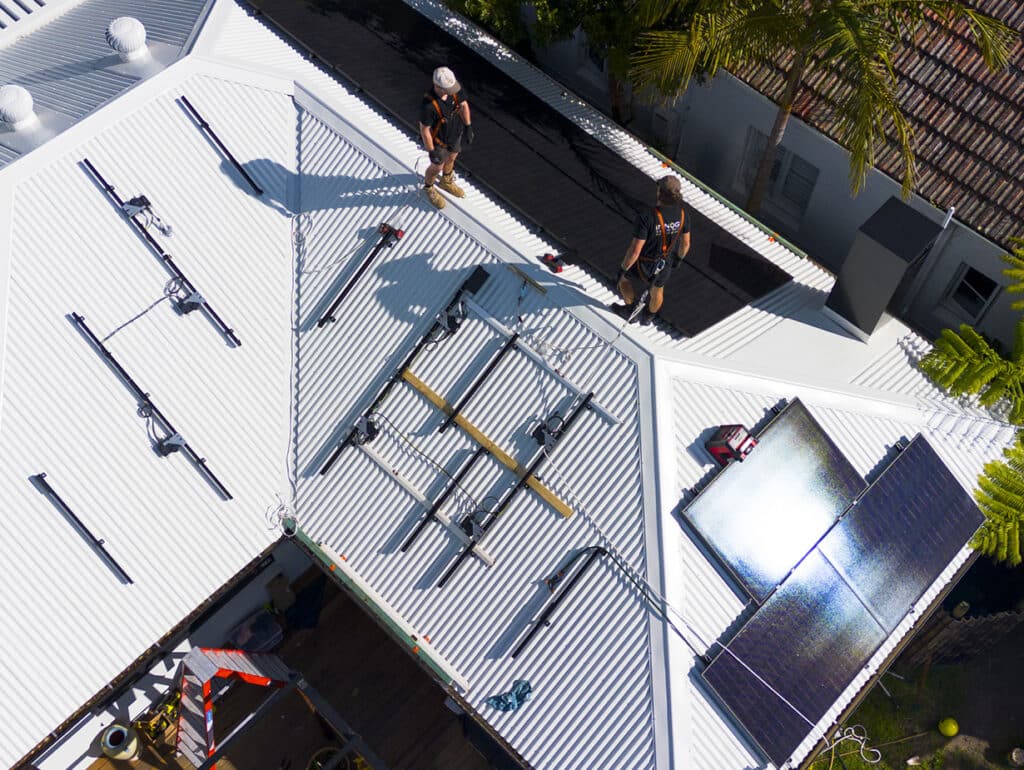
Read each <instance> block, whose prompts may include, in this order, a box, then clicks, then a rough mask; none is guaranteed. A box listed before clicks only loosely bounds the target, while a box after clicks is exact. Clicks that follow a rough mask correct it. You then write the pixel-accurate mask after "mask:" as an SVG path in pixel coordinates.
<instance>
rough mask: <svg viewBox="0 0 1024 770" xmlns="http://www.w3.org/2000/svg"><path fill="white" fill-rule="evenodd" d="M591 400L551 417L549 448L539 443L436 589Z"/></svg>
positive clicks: (476, 542) (583, 400)
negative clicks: (555, 419) (553, 424)
mask: <svg viewBox="0 0 1024 770" xmlns="http://www.w3.org/2000/svg"><path fill="white" fill-rule="evenodd" d="M593 398H594V393H593V391H591V392H590V393H588V394H587V395H586V396H584V397H583V398H582V399H580V400H579V401H577V402H576V403H575V404H574V405H573V407H572V409H571V410H570V411H569V414H568V415H566V416H565V418H561V417H560V416H558V415H557V413H556V414H555V415H553V417H554V416H558V418H559V420H560V422H559V424H558V425H557V426H556V427H555V428H554V429H549V430H548V433H549V434H550V437H551V439H552V443H551V444H550V446H547V445H545V443H544V442H543V441H541V442H540V443H541V447H540V448H539V449H538V450H537V452H536V453H535V454H534V456H533V458H532V459H531V460H530V463H529V465H528V466H527V467H526V471H525V472H524V473H523V474H522V476H520V478H519V480H518V481H516V483H515V484H514V485H513V486H512V487H510V488H509V489H508V490H507V491H506V492H505V494H504V495H502V497H501V499H500V500H499V501H498V504H497V505H496V506H495V507H494V510H493V511H489V512H488V513H487V515H486V516H485V517H484V519H483V521H481V522H480V525H479V527H480V534H479V535H473V536H471V537H470V541H469V543H468V544H466V545H465V546H463V548H462V550H461V551H459V553H458V555H456V557H455V560H454V561H453V562H452V563H451V565H450V566H449V567H448V569H447V570H445V572H444V574H443V575H441V579H440V580H439V581H438V583H437V587H438V588H444V586H445V583H447V582H448V581H449V580H450V579H451V577H452V575H454V574H455V571H456V570H457V569H458V568H459V566H460V565H461V564H462V562H464V561H465V560H466V557H467V556H469V555H470V554H471V553H472V552H473V549H474V548H475V547H476V546H477V545H478V544H479V543H480V539H481V538H482V537H483V536H484V534H486V533H487V530H488V529H490V528H491V526H493V524H494V522H495V521H496V520H497V519H498V517H499V516H501V514H502V513H504V512H505V509H506V508H508V506H509V504H510V503H511V502H512V499H513V498H514V497H515V496H516V494H517V493H518V492H519V491H520V490H521V489H523V487H525V486H526V484H527V482H528V481H529V479H530V477H531V476H533V475H534V473H535V472H536V470H537V468H539V467H540V465H541V463H543V462H544V459H545V457H546V456H547V452H549V451H551V449H553V448H554V446H555V445H556V444H557V443H558V442H559V441H561V439H562V438H563V437H564V436H565V434H566V433H568V431H569V428H571V427H572V425H573V423H574V422H576V419H577V418H578V417H579V416H580V415H581V414H582V413H583V411H584V409H586V408H587V407H589V406H590V402H591V400H592V399H593ZM549 422H551V418H549V419H548V420H546V421H545V425H546V424H547V423H549ZM542 427H543V426H542Z"/></svg>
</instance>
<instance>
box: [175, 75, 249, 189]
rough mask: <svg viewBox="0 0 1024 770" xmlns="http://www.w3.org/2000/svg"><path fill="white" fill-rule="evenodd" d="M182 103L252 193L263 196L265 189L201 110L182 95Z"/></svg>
mask: <svg viewBox="0 0 1024 770" xmlns="http://www.w3.org/2000/svg"><path fill="white" fill-rule="evenodd" d="M181 103H182V104H184V105H185V108H186V109H187V110H188V111H189V112H190V113H192V117H193V118H195V119H196V122H198V123H199V128H201V129H202V130H203V131H205V132H206V135H207V136H209V137H210V139H212V140H213V143H214V144H215V145H217V147H218V148H219V149H220V151H221V152H222V153H224V156H225V157H226V158H227V159H228V160H229V161H230V162H231V165H232V166H234V167H235V168H236V169H237V170H238V173H239V174H241V175H242V176H243V177H245V181H246V182H248V183H249V186H250V187H251V188H252V191H253V192H254V193H256V194H257V195H263V188H262V187H260V186H259V185H258V184H256V180H255V179H253V178H252V177H251V176H250V175H249V172H248V171H246V170H245V167H244V166H242V164H241V163H239V162H238V160H237V159H236V158H235V156H234V155H232V154H231V150H229V149H228V148H227V147H225V146H224V142H222V141H221V140H220V137H219V136H217V134H215V133H214V131H213V129H212V128H211V127H210V124H209V122H208V121H207V120H206V118H204V117H203V116H202V115H200V114H199V110H197V109H196V108H195V107H194V106H193V105H192V102H190V101H189V100H188V98H187V97H186V96H184V95H182V96H181Z"/></svg>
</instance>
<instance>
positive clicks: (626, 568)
mask: <svg viewBox="0 0 1024 770" xmlns="http://www.w3.org/2000/svg"><path fill="white" fill-rule="evenodd" d="M544 454H545V456H546V457H547V460H548V464H549V465H550V466H551V469H552V470H553V471H555V473H556V474H558V477H559V479H560V481H561V483H562V486H563V487H564V488H565V490H566V491H567V492H568V493H569V496H570V497H572V499H573V500H574V501H575V503H576V505H577V509H576V510H577V513H579V514H580V515H581V516H583V518H584V519H586V521H587V523H588V524H589V525H590V526H591V527H593V528H594V530H595V531H596V532H597V535H598V537H599V538H600V539H601V540H603V541H604V542H603V544H602V545H603V546H604V548H605V550H606V551H607V552H608V554H609V555H610V556H612V558H613V559H614V560H615V562H616V564H617V565H618V566H619V568H620V569H622V571H623V572H625V573H626V576H627V577H629V578H630V580H632V581H633V582H634V584H637V587H638V588H639V587H640V585H639V584H642V586H643V588H642V591H646V592H647V593H649V594H650V595H651V596H654V597H655V598H656V599H657V600H658V602H659V603H661V604H662V605H663V606H664V608H665V610H663V611H662V617H664V619H665V622H666V623H668V625H669V627H670V628H672V630H673V631H675V633H676V635H677V636H679V638H680V639H681V640H682V641H683V643H684V644H685V645H686V646H687V647H689V648H690V650H691V651H692V652H693V653H694V655H697V656H698V657H701V658H703V657H704V655H705V654H706V653H703V652H701V651H700V650H698V649H696V648H695V647H694V646H693V643H692V642H690V640H689V639H687V638H686V636H685V635H684V634H683V633H682V632H681V631H680V630H679V628H678V627H677V626H676V625H675V623H673V622H672V621H671V619H670V618H669V617H668V610H671V611H672V613H673V614H674V615H675V616H676V617H677V618H678V619H679V621H680V623H682V625H683V626H684V627H685V628H686V630H687V631H689V632H690V633H691V634H693V636H694V637H696V639H697V640H698V641H699V642H700V643H701V644H702V645H703V646H704V648H705V649H707V648H708V647H710V646H711V645H709V644H708V643H707V642H706V641H705V640H704V639H703V638H702V637H701V635H700V634H699V633H697V631H696V629H694V627H693V626H691V625H690V624H689V623H688V622H687V620H686V618H684V617H683V615H682V613H681V612H680V611H679V610H677V609H676V608H675V607H673V606H672V605H671V604H670V603H669V602H668V600H667V599H666V598H665V597H664V596H662V595H661V594H659V593H658V591H657V590H655V588H654V586H652V585H651V584H650V583H649V582H648V581H647V578H646V577H644V576H643V575H642V574H640V573H638V572H637V571H636V570H634V569H633V567H632V565H630V564H629V562H628V561H627V560H626V559H625V558H624V557H623V556H622V555H621V554H620V553H619V551H618V549H617V548H615V545H614V544H613V543H612V541H611V540H610V539H609V537H608V535H606V534H605V533H604V531H603V530H602V529H601V528H600V526H598V524H597V522H596V521H595V520H594V518H593V517H592V516H591V515H590V514H588V513H587V511H586V508H585V507H584V505H583V501H582V500H580V498H579V496H578V495H577V494H576V493H575V492H574V491H573V489H572V487H570V486H569V483H568V481H566V477H565V474H564V473H563V472H562V471H561V470H559V468H558V466H557V465H555V463H554V462H552V460H551V455H550V454H549V453H548V452H547V450H546V449H545V450H544ZM720 646H721V647H722V652H724V653H728V654H729V655H730V656H731V657H732V658H733V659H734V660H735V661H736V662H737V663H739V664H740V665H741V666H743V668H745V669H746V670H747V671H749V672H750V674H751V676H753V677H754V678H755V679H757V681H759V682H760V683H761V684H763V685H764V686H765V687H766V688H768V690H770V691H771V692H772V693H774V694H775V695H776V696H777V697H778V698H779V700H781V701H782V702H783V703H785V704H786V705H787V706H789V707H790V708H791V709H792V710H793V712H794V713H795V714H796V715H797V716H799V717H800V718H801V719H803V720H804V721H805V722H806V723H807V724H808V725H810V726H811V727H814V725H815V723H814V722H812V721H811V720H810V719H808V718H807V717H806V716H805V715H804V713H803V712H802V711H800V709H798V708H797V707H796V706H795V705H794V704H793V703H791V702H790V701H789V700H788V699H787V698H786V697H785V696H784V695H783V694H782V693H780V692H779V691H778V690H776V689H775V688H774V687H772V685H771V684H770V683H769V682H767V681H765V679H764V677H762V676H761V675H760V674H758V673H757V672H756V671H754V669H752V668H751V667H750V666H748V665H747V664H746V663H745V662H744V661H742V660H741V659H740V658H739V656H738V655H736V653H734V652H733V651H732V650H730V649H729V647H728V646H727V645H724V644H723V645H720Z"/></svg>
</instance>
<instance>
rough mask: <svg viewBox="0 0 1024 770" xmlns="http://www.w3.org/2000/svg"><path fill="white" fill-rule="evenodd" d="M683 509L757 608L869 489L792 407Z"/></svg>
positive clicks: (800, 410) (798, 409) (813, 423)
mask: <svg viewBox="0 0 1024 770" xmlns="http://www.w3.org/2000/svg"><path fill="white" fill-rule="evenodd" d="M757 440H758V444H757V446H756V447H755V448H754V450H753V451H752V452H751V453H750V454H749V455H748V456H747V458H746V459H745V460H743V461H742V462H733V463H732V464H730V465H729V467H727V468H725V469H724V470H723V471H722V472H721V473H719V474H718V476H716V477H715V479H714V480H713V481H712V482H711V483H710V484H709V485H708V486H707V487H706V488H705V489H704V490H703V491H701V493H700V494H699V495H697V497H696V498H694V500H693V501H692V502H691V503H690V504H689V506H687V508H686V510H685V511H684V516H685V517H686V518H687V520H689V522H690V523H691V524H692V525H693V528H694V529H695V530H696V532H697V534H698V535H699V536H700V537H701V539H703V540H704V542H705V543H707V545H708V546H709V547H710V548H711V549H712V550H713V551H714V552H715V553H716V554H717V555H718V556H719V558H720V559H721V560H722V561H723V563H724V564H725V566H726V567H727V568H728V569H729V570H730V571H731V572H732V573H733V574H734V575H735V576H736V578H737V579H738V580H739V581H740V583H741V584H742V585H743V587H744V588H745V589H746V590H747V591H748V592H749V593H750V595H751V596H752V597H753V598H754V599H756V600H757V601H759V602H761V601H764V599H765V597H767V596H768V594H770V593H771V592H772V590H774V588H775V586H777V585H778V584H779V582H780V581H781V580H782V579H783V578H784V577H786V575H787V574H788V573H789V571H790V570H791V569H793V567H794V566H795V565H796V563H797V562H799V561H800V559H801V558H803V556H804V554H806V553H807V552H808V551H809V550H811V549H812V548H813V547H814V544H815V543H817V542H818V540H819V539H820V538H821V536H822V535H824V534H825V533H826V532H827V531H828V529H829V527H831V526H832V525H833V524H834V523H835V521H836V519H838V518H839V516H840V514H842V512H843V511H844V510H846V508H847V506H848V505H849V504H850V503H851V502H852V501H853V499H854V498H855V497H856V496H857V495H859V494H860V493H861V492H862V491H863V490H864V488H865V486H866V484H865V483H864V479H862V478H861V477H860V474H858V473H857V471H856V470H855V469H854V467H853V466H852V465H851V464H850V462H849V460H847V459H846V458H845V457H844V456H843V454H842V452H840V451H839V449H838V448H837V447H836V445H835V444H834V443H833V442H832V439H830V438H829V437H828V436H827V435H826V434H825V432H824V431H823V430H822V429H821V426H820V425H818V423H817V421H816V420H815V419H814V418H813V417H812V416H811V415H810V413H809V412H808V411H807V408H806V407H805V406H804V405H803V404H802V403H800V401H799V400H794V401H793V402H792V403H790V404H789V406H787V407H786V409H785V410H784V411H783V412H782V413H781V414H780V415H779V416H778V417H776V418H775V419H774V420H772V422H771V423H770V424H769V425H768V426H767V427H766V428H765V429H764V430H763V431H761V433H760V435H759V436H758V437H757Z"/></svg>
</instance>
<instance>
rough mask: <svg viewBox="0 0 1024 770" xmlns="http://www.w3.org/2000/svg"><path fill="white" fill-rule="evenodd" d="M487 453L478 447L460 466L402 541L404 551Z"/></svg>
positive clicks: (401, 549)
mask: <svg viewBox="0 0 1024 770" xmlns="http://www.w3.org/2000/svg"><path fill="white" fill-rule="evenodd" d="M486 453H487V450H486V449H484V448H483V447H477V449H476V451H475V452H473V454H472V456H471V457H470V458H469V460H467V461H466V462H465V463H464V464H463V466H462V467H461V468H459V470H458V471H456V473H455V475H454V476H452V478H451V481H450V482H449V484H448V486H446V487H445V488H444V490H443V491H442V492H441V494H440V495H438V496H437V499H436V500H435V501H434V502H433V504H432V505H431V506H430V510H428V511H427V515H426V516H424V517H423V519H422V520H421V521H420V522H419V523H418V524H417V525H416V528H415V529H414V530H413V531H412V532H411V533H410V534H409V537H408V538H406V540H405V542H404V543H402V547H401V548H400V549H399V550H400V551H401V552H402V553H405V552H406V551H407V550H409V546H411V545H412V544H413V543H414V542H416V538H418V537H419V536H420V533H421V532H423V530H424V529H425V528H426V526H427V524H429V523H430V522H431V521H432V520H433V519H434V517H435V516H436V515H437V512H438V511H439V510H441V506H442V505H444V502H445V500H447V499H448V497H449V496H450V495H451V494H452V492H454V491H455V488H456V487H457V486H458V485H459V484H460V483H461V482H462V479H464V478H465V476H466V474H467V473H469V471H470V469H471V468H472V467H473V465H474V464H475V463H476V461H477V460H479V459H480V458H481V457H483V456H484V455H485V454H486Z"/></svg>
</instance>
